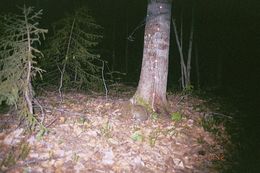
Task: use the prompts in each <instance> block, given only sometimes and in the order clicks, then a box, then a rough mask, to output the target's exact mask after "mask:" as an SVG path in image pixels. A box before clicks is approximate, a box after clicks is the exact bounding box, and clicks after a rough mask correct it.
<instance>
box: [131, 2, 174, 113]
mask: <svg viewBox="0 0 260 173" xmlns="http://www.w3.org/2000/svg"><path fill="white" fill-rule="evenodd" d="M170 22H171V0H149V1H148V8H147V18H146V26H145V35H144V50H143V62H142V70H141V75H140V80H139V84H138V88H137V91H136V93H135V95H134V96H133V99H132V101H133V102H134V104H144V103H145V104H146V105H149V106H150V108H151V109H152V111H155V112H157V113H159V114H168V113H169V112H168V102H167V99H166V88H167V76H168V60H169V57H168V56H169V41H170Z"/></svg>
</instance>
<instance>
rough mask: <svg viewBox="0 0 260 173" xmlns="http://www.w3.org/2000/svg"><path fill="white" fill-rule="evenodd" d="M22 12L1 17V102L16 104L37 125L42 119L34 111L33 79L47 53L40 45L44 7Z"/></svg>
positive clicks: (30, 124) (39, 71)
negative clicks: (40, 24)
mask: <svg viewBox="0 0 260 173" xmlns="http://www.w3.org/2000/svg"><path fill="white" fill-rule="evenodd" d="M21 10H22V14H21V15H14V14H11V15H6V16H1V17H0V28H1V31H2V33H5V34H2V35H1V37H0V104H1V103H2V102H5V103H6V104H8V105H12V106H15V108H16V109H17V110H18V111H19V114H20V115H21V116H22V117H20V118H25V119H26V122H27V124H28V126H29V127H30V128H31V129H34V127H35V124H36V123H38V121H37V119H36V118H35V117H34V115H33V104H34V102H33V100H34V93H33V88H32V79H33V77H35V76H36V74H37V73H38V74H40V75H41V73H42V72H43V70H42V69H40V68H39V67H37V66H36V64H37V60H38V59H39V58H41V57H43V54H42V53H41V51H40V50H39V49H37V46H38V45H40V44H41V38H44V35H45V33H47V30H46V29H42V28H39V19H40V18H41V15H42V10H40V11H38V12H35V11H34V8H33V7H28V8H26V7H25V6H24V7H23V8H21Z"/></svg>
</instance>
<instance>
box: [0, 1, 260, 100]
mask: <svg viewBox="0 0 260 173" xmlns="http://www.w3.org/2000/svg"><path fill="white" fill-rule="evenodd" d="M24 3H25V4H26V5H27V6H28V5H32V6H35V7H36V8H37V9H43V10H44V11H43V12H44V16H43V19H42V25H43V26H45V27H47V28H50V26H51V24H52V23H53V22H54V21H55V20H57V19H59V18H62V17H63V16H64V15H65V14H66V13H69V12H71V11H73V10H74V9H75V8H77V7H79V6H87V7H89V8H90V9H91V10H92V12H93V15H94V16H95V18H96V19H97V21H98V23H99V24H101V25H102V26H103V27H104V39H103V42H102V43H101V45H100V46H101V50H100V53H101V54H102V58H103V59H105V60H107V61H108V62H110V67H111V68H113V70H118V71H121V72H124V73H127V75H126V76H125V77H123V79H122V80H123V81H124V82H128V83H135V84H136V83H137V82H138V79H139V73H140V68H141V60H142V49H143V35H144V25H141V24H143V23H144V21H145V16H146V8H147V1H146V0H85V1H83V0H81V1H80V0H73V1H72V0H24V1H22V0H0V9H1V13H2V14H4V13H7V12H19V11H18V10H17V8H16V7H17V6H23V4H24ZM192 7H193V9H194V17H195V30H194V34H195V38H194V44H195V45H196V46H197V50H198V57H199V65H200V69H199V71H200V75H201V79H200V83H201V87H202V88H208V87H215V86H219V87H221V88H224V89H226V90H227V91H228V92H238V93H240V94H241V93H245V94H243V95H248V96H249V95H250V96H252V98H253V97H254V98H257V97H258V96H259V95H258V93H260V92H259V89H260V87H259V84H258V83H260V82H259V81H260V73H259V65H260V64H259V62H260V60H259V58H260V57H259V54H260V49H259V46H260V44H259V43H260V34H259V21H260V12H259V7H260V3H259V1H257V0H228V1H227V0H218V1H215V0H173V6H172V16H173V18H174V19H175V20H176V21H177V23H180V15H181V13H182V14H183V22H184V27H183V28H184V37H185V38H187V37H188V34H189V27H190V20H191V9H192ZM136 28H138V29H137V30H136V31H135V32H134V33H133V31H134V30H135V29H136ZM131 33H133V34H132V36H133V37H134V41H129V40H127V38H128V36H130V35H131ZM126 44H128V48H127V50H126ZM186 44H187V42H186ZM194 48H195V47H194ZM113 50H114V53H115V59H114V62H113ZM193 50H195V49H193ZM126 51H127V52H126ZM193 52H195V51H193ZM126 59H127V60H126ZM194 60H195V58H194V57H193V62H192V63H193V64H192V72H191V73H192V74H193V75H192V82H193V84H194V85H195V86H196V84H197V78H196V75H195V74H196V73H195V70H196V67H195V61H194ZM126 61H127V64H128V65H127V68H126V65H125V64H126ZM179 79H180V65H179V53H178V50H177V46H176V41H175V36H174V32H173V29H172V32H171V47H170V66H169V82H168V86H169V87H170V88H171V87H177V88H179V87H180V83H179ZM230 90H233V91H230ZM256 96H257V97H256Z"/></svg>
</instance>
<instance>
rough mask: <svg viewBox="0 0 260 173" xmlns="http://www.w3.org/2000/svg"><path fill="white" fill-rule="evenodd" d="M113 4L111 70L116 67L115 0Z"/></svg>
mask: <svg viewBox="0 0 260 173" xmlns="http://www.w3.org/2000/svg"><path fill="white" fill-rule="evenodd" d="M113 2H114V3H113V6H114V10H113V20H112V22H113V31H112V46H113V47H112V65H111V66H112V67H111V69H112V71H115V68H116V47H115V44H116V12H115V11H116V10H115V4H116V3H115V0H114V1H113Z"/></svg>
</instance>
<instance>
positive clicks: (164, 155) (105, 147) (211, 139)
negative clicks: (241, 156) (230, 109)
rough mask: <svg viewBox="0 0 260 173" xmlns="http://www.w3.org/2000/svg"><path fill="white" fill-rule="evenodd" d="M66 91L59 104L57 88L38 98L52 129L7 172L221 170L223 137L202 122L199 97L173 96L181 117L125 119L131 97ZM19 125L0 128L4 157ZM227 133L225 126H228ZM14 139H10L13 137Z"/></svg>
mask: <svg viewBox="0 0 260 173" xmlns="http://www.w3.org/2000/svg"><path fill="white" fill-rule="evenodd" d="M129 96H130V95H129V94H128V95H124V96H122V97H121V98H118V97H117V98H115V97H108V99H106V97H104V96H98V95H93V94H92V95H85V94H82V93H67V94H65V95H64V102H63V103H62V105H59V104H58V102H59V100H58V98H59V97H58V94H57V93H55V92H48V94H46V95H45V96H42V97H41V98H40V99H39V100H40V102H41V104H42V105H43V106H44V107H45V109H46V117H45V124H46V125H49V127H48V129H49V132H48V134H46V135H45V136H43V138H42V139H41V140H36V138H35V136H34V135H32V136H30V137H29V138H28V139H27V142H28V143H29V144H30V147H31V150H30V154H29V155H28V157H27V158H26V159H25V160H23V161H18V162H17V163H16V165H13V166H10V167H9V168H8V167H5V166H2V167H1V169H2V170H3V171H7V172H22V171H27V172H56V173H59V172H118V173H119V172H172V173H174V172H175V173H180V172H186V173H189V172H218V170H216V169H214V165H212V163H213V162H214V161H220V162H221V161H224V159H225V156H224V154H223V153H224V147H222V146H221V141H218V140H216V138H215V136H214V135H212V134H211V133H209V132H206V131H204V129H203V128H202V127H201V125H199V121H200V118H201V117H202V116H203V113H201V112H199V111H198V110H196V109H195V108H194V107H195V106H194V105H198V104H203V102H204V101H203V100H200V99H196V98H182V96H178V95H175V96H169V97H168V99H169V102H170V105H171V107H172V110H173V112H177V111H178V112H181V114H182V115H184V117H183V118H182V120H181V121H180V122H173V121H168V122H167V121H165V120H151V119H149V120H147V121H146V122H144V123H136V122H134V121H133V120H131V119H130V118H129V119H122V118H121V117H124V115H122V111H121V108H122V105H124V103H125V102H126V101H127V100H128V99H129V98H130V97H129ZM17 133H20V131H16V130H15V129H14V128H9V129H5V130H3V131H2V132H1V133H0V147H1V155H0V156H1V158H0V159H1V160H0V163H1V161H2V160H3V158H4V156H6V150H5V149H4V148H8V146H11V145H15V144H16V143H14V142H10V140H12V141H16V142H17V140H19V139H20V138H21V135H17ZM223 133H224V132H223ZM8 140H9V141H8Z"/></svg>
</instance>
